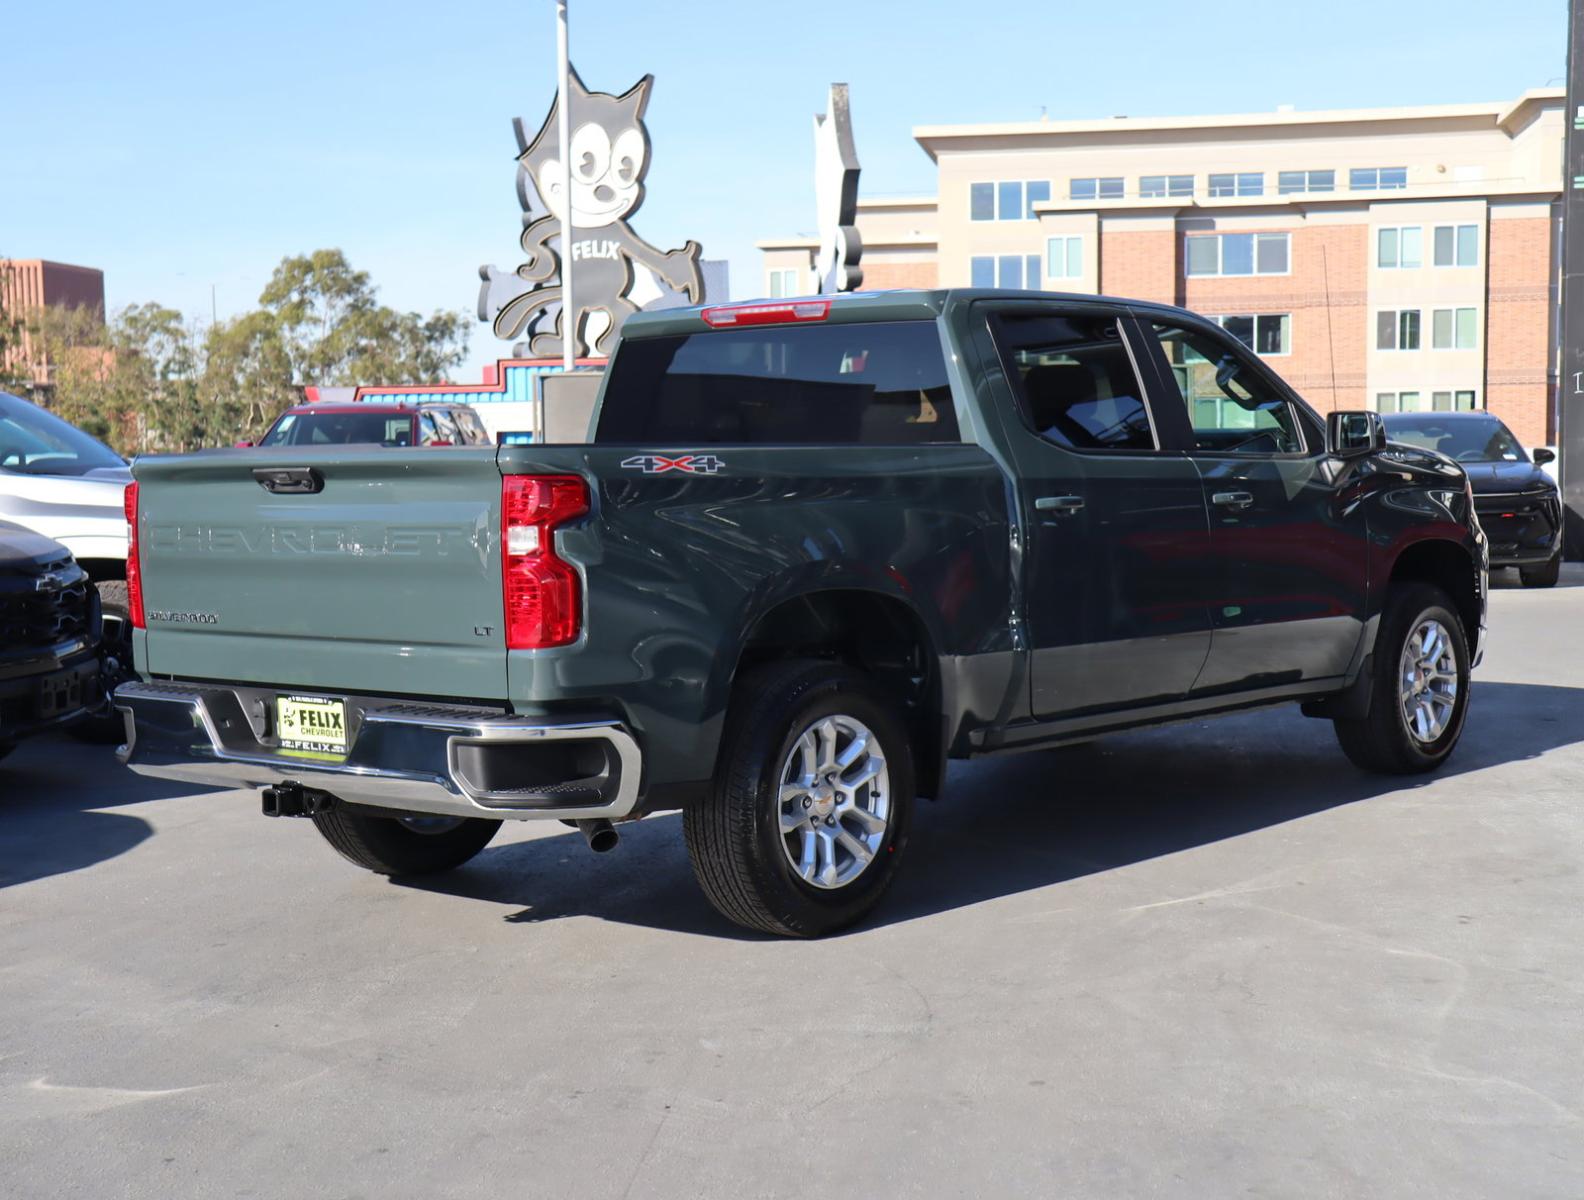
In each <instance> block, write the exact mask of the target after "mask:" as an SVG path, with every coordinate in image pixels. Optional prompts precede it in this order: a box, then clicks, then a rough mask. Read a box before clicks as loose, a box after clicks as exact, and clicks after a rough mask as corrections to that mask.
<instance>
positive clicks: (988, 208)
mask: <svg viewBox="0 0 1584 1200" xmlns="http://www.w3.org/2000/svg"><path fill="white" fill-rule="evenodd" d="M968 215H969V217H970V218H972V219H973V220H975V221H994V220H995V184H993V183H970V184H969V185H968Z"/></svg>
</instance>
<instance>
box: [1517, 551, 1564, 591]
mask: <svg viewBox="0 0 1584 1200" xmlns="http://www.w3.org/2000/svg"><path fill="white" fill-rule="evenodd" d="M1518 578H1519V579H1520V580H1522V581H1523V585H1524V587H1526V588H1547V587H1556V585H1557V580H1558V579H1560V578H1562V551H1560V550H1558V551H1557V552H1556V555H1555V557H1553V558H1552V559H1551V561H1550V562H1547V563H1542V564H1541V565H1540V566H1538V567H1519V568H1518Z"/></svg>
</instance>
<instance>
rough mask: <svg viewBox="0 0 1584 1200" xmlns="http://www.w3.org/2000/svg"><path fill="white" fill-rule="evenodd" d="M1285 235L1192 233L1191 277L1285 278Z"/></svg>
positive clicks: (1187, 254) (1189, 250)
mask: <svg viewBox="0 0 1584 1200" xmlns="http://www.w3.org/2000/svg"><path fill="white" fill-rule="evenodd" d="M1289 236H1290V235H1288V234H1285V233H1191V234H1189V235H1188V237H1187V250H1186V252H1185V257H1186V259H1187V263H1186V268H1187V273H1188V274H1189V275H1285V274H1287V270H1288V266H1287V263H1288V249H1289V246H1288V238H1289Z"/></svg>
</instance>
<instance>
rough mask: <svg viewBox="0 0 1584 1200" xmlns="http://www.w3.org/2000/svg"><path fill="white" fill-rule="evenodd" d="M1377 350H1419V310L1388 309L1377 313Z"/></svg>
mask: <svg viewBox="0 0 1584 1200" xmlns="http://www.w3.org/2000/svg"><path fill="white" fill-rule="evenodd" d="M1375 349H1377V350H1417V349H1419V310H1418V309H1417V308H1403V309H1396V308H1387V309H1382V310H1381V311H1380V312H1378V313H1376V314H1375Z"/></svg>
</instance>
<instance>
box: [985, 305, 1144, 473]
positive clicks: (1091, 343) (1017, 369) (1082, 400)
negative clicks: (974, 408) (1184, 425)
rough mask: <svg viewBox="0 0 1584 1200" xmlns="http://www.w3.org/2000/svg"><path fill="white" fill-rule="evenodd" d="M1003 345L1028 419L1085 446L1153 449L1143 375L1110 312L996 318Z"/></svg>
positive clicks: (1043, 431) (1064, 442)
mask: <svg viewBox="0 0 1584 1200" xmlns="http://www.w3.org/2000/svg"><path fill="white" fill-rule="evenodd" d="M992 328H993V330H994V333H995V339H996V343H997V345H998V346H999V347H1000V350H1001V354H1002V357H1003V359H1004V360H1005V362H1006V368H1007V373H1008V375H1009V376H1010V378H1011V380H1012V385H1013V389H1014V391H1015V392H1016V393H1017V400H1018V404H1019V406H1020V407H1021V409H1022V411H1023V416H1024V419H1025V420H1027V421H1028V423H1029V424H1030V425H1031V426H1032V427H1033V428H1034V430H1035V431H1036V432H1037V433H1038V434H1039V435H1040V436H1041V437H1043V438H1045V439H1046V440H1047V441H1052V442H1055V443H1057V444H1058V445H1061V446H1071V447H1074V448H1076V449H1079V450H1153V449H1154V448H1155V437H1154V434H1153V433H1152V431H1151V429H1150V422H1149V413H1148V411H1147V410H1146V409H1145V407H1144V401H1143V400H1142V398H1141V395H1142V393H1141V391H1140V388H1139V384H1138V376H1137V375H1136V374H1135V373H1134V371H1133V363H1132V361H1131V360H1130V359H1129V358H1128V352H1127V347H1126V346H1124V345H1123V344H1122V334H1121V330H1120V329H1119V328H1118V326H1117V323H1116V321H1115V320H1114V319H1112V318H1110V317H1080V316H1068V317H1055V316H1032V315H1031V316H1017V315H1002V316H998V317H997V318H996V319H995V321H994V322H993V325H992Z"/></svg>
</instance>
